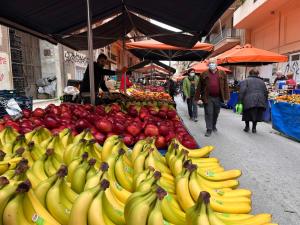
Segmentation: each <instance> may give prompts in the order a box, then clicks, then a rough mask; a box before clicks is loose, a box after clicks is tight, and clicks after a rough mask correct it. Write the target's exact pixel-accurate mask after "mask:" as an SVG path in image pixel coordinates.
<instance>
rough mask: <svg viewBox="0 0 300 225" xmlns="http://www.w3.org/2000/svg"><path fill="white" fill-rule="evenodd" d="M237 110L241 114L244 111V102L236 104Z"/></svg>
mask: <svg viewBox="0 0 300 225" xmlns="http://www.w3.org/2000/svg"><path fill="white" fill-rule="evenodd" d="M235 112H236V113H237V114H241V113H242V112H243V104H241V103H239V104H236V105H235Z"/></svg>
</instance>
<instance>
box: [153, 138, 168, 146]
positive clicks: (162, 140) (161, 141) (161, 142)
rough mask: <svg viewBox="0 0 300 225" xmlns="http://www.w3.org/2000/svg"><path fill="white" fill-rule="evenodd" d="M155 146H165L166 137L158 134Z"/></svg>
mask: <svg viewBox="0 0 300 225" xmlns="http://www.w3.org/2000/svg"><path fill="white" fill-rule="evenodd" d="M155 146H156V147H157V148H158V149H163V148H165V147H166V146H167V142H166V139H165V138H164V137H163V136H158V137H157V138H156V140H155Z"/></svg>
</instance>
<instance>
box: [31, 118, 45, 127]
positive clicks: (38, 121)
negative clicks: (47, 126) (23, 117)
mask: <svg viewBox="0 0 300 225" xmlns="http://www.w3.org/2000/svg"><path fill="white" fill-rule="evenodd" d="M30 120H31V121H32V122H33V124H34V125H35V126H36V127H39V126H42V125H44V122H43V121H42V119H41V118H38V117H31V118H30Z"/></svg>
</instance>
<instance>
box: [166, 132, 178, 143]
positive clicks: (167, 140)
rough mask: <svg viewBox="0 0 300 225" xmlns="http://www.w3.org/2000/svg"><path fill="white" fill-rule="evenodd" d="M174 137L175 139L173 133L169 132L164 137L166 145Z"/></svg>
mask: <svg viewBox="0 0 300 225" xmlns="http://www.w3.org/2000/svg"><path fill="white" fill-rule="evenodd" d="M175 137H176V135H175V133H174V132H170V133H169V134H168V135H167V136H166V142H167V143H168V144H170V142H171V141H172V139H173V138H175Z"/></svg>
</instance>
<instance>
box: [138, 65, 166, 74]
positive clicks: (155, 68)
mask: <svg viewBox="0 0 300 225" xmlns="http://www.w3.org/2000/svg"><path fill="white" fill-rule="evenodd" d="M135 71H136V72H139V73H144V74H145V73H164V74H169V71H168V70H166V69H164V68H162V67H160V66H157V65H155V64H152V65H148V66H145V67H142V68H140V69H137V70H135Z"/></svg>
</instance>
